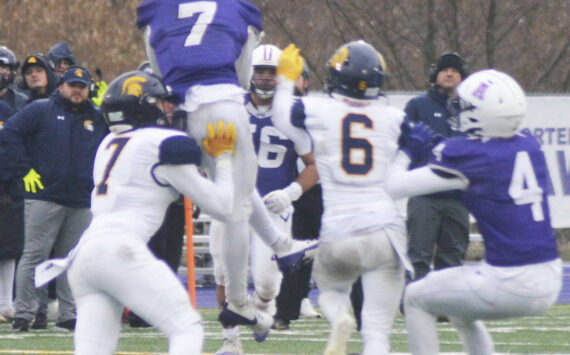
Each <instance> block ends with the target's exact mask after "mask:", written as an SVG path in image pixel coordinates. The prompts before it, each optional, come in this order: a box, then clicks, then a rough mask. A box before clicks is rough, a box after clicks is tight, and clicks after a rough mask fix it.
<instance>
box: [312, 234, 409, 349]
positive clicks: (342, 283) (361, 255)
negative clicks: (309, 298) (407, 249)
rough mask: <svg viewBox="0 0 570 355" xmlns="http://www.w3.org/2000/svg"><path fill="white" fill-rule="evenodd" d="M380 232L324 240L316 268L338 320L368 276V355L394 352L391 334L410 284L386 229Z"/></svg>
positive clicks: (324, 302) (324, 303) (323, 301)
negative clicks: (355, 285) (358, 281)
mask: <svg viewBox="0 0 570 355" xmlns="http://www.w3.org/2000/svg"><path fill="white" fill-rule="evenodd" d="M387 232H388V233H399V232H397V231H392V230H390V231H384V230H383V231H380V232H377V233H372V234H369V235H365V236H354V237H350V238H346V239H342V240H337V241H330V242H326V241H321V242H320V244H319V251H318V252H317V256H316V259H315V264H314V266H313V275H314V277H315V281H316V282H317V286H318V287H319V291H320V295H319V305H320V307H321V310H322V312H323V314H324V315H325V317H326V318H327V319H328V321H329V322H330V323H331V324H333V323H334V321H335V319H336V318H337V316H338V315H339V314H340V313H341V312H346V311H347V310H348V309H350V298H349V297H350V289H351V286H352V284H353V283H354V281H356V279H357V278H358V277H359V276H362V290H363V293H364V303H363V306H362V329H361V334H362V340H363V351H362V354H363V355H382V354H388V353H389V351H390V339H389V337H390V332H391V329H392V324H393V322H394V318H395V317H396V314H397V312H398V307H399V304H400V298H401V296H402V291H403V288H404V267H403V265H402V263H401V261H400V259H399V257H398V255H397V254H396V252H395V251H394V249H393V247H392V244H391V242H390V240H389V238H388V236H387V234H386V233H387Z"/></svg>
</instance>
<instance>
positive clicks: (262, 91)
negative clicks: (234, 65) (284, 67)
mask: <svg viewBox="0 0 570 355" xmlns="http://www.w3.org/2000/svg"><path fill="white" fill-rule="evenodd" d="M279 57H281V50H280V49H279V48H277V47H276V46H274V45H272V44H262V45H260V46H258V47H256V48H255V49H254V50H253V52H252V53H251V66H252V67H253V70H252V73H253V74H252V76H251V80H250V86H249V90H250V91H251V92H253V93H254V94H256V95H257V96H259V97H260V98H261V99H269V98H271V97H273V93H274V92H275V86H276V85H277V81H276V79H277V75H275V77H274V78H273V79H272V80H271V81H268V80H262V79H259V80H257V79H258V78H256V72H255V69H256V68H258V67H272V68H274V69H275V70H277V66H278V65H279ZM256 81H257V82H256Z"/></svg>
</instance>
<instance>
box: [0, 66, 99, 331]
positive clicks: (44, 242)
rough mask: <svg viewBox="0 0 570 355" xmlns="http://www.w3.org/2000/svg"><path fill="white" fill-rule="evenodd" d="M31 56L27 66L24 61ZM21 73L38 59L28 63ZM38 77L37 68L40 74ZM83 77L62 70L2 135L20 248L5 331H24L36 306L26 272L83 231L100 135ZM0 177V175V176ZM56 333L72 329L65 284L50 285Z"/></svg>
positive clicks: (63, 248)
mask: <svg viewBox="0 0 570 355" xmlns="http://www.w3.org/2000/svg"><path fill="white" fill-rule="evenodd" d="M33 58H35V59H34V60H32V59H33ZM26 63H27V65H28V66H27V67H26V68H25V69H24V72H26V71H27V70H29V69H34V68H40V66H38V65H36V64H35V63H44V59H39V58H38V57H28V58H27V60H26ZM41 72H43V73H44V75H45V70H43V71H40V73H41ZM88 85H89V73H88V72H87V71H86V70H85V69H83V68H81V67H70V68H68V70H67V71H66V72H65V73H64V76H63V78H62V82H61V84H60V85H59V86H58V90H56V91H55V92H54V93H53V94H52V95H51V96H50V97H49V98H48V99H47V100H36V101H34V102H32V103H30V104H28V105H26V106H25V107H24V108H23V109H22V110H21V111H19V112H18V113H16V114H15V115H14V116H12V117H11V118H10V119H9V120H8V122H6V124H5V125H4V129H3V131H2V141H1V143H2V146H3V147H4V151H5V154H6V155H7V158H6V161H5V162H3V163H4V164H3V165H4V166H1V167H0V171H1V172H2V174H3V175H8V177H15V178H17V177H22V176H25V177H24V182H25V184H26V194H25V198H26V200H25V242H24V252H23V255H22V258H21V259H20V261H19V263H18V269H17V272H16V302H15V311H16V312H15V316H14V320H13V323H12V329H13V330H18V331H27V330H28V329H29V324H30V321H31V320H32V318H34V315H35V313H36V311H37V308H38V304H37V301H38V291H37V290H36V288H35V286H34V282H33V276H34V268H35V266H37V265H38V264H39V263H41V262H42V261H44V260H46V259H47V258H48V256H49V255H50V252H51V251H52V249H53V251H54V255H55V256H56V257H61V256H64V255H66V254H67V253H68V252H69V250H70V249H71V248H73V247H74V246H75V244H76V243H77V240H78V239H79V236H80V235H81V233H82V232H83V231H84V230H85V228H87V226H88V224H89V222H90V220H91V213H90V211H89V205H90V199H91V190H92V189H93V176H92V171H93V160H94V157H95V152H96V149H97V147H98V146H99V143H100V142H101V140H102V139H103V138H104V136H105V135H106V134H107V132H108V130H107V127H106V125H105V122H104V120H103V117H102V114H101V111H100V110H99V109H98V108H96V107H95V106H93V104H92V103H91V102H90V101H89V100H88V99H87V97H88V94H89V88H88ZM3 179H4V180H5V179H6V176H3ZM57 295H58V301H59V312H58V319H57V321H56V327H59V328H64V329H68V330H73V329H74V327H75V305H74V301H73V297H72V295H71V291H70V289H69V284H68V283H67V278H66V277H62V278H60V279H59V280H58V281H57Z"/></svg>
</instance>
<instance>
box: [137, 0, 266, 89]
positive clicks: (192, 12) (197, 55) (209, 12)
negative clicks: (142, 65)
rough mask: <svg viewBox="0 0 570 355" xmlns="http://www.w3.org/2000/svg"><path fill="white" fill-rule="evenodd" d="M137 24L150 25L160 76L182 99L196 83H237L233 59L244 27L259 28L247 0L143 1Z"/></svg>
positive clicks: (238, 51)
mask: <svg viewBox="0 0 570 355" xmlns="http://www.w3.org/2000/svg"><path fill="white" fill-rule="evenodd" d="M137 16H138V19H137V25H138V26H139V27H140V28H144V27H146V26H150V28H151V35H150V44H151V46H152V48H153V49H154V52H155V55H156V60H157V64H158V67H159V69H160V72H161V74H162V78H163V81H164V83H165V84H166V85H170V86H171V87H172V89H173V90H174V93H175V94H176V95H177V96H178V97H179V98H180V99H184V96H185V93H186V90H187V89H188V88H189V87H191V86H193V85H197V84H201V85H213V84H225V83H228V84H236V85H239V82H238V78H237V74H236V69H235V66H234V63H235V61H236V60H237V59H238V58H239V56H240V54H241V51H242V47H243V45H244V44H245V43H246V41H247V37H248V31H247V29H248V27H249V26H253V27H255V28H257V29H258V30H259V31H261V29H262V27H261V13H260V11H259V9H257V7H255V5H254V4H253V3H251V2H249V1H247V0H208V1H192V0H184V1H181V0H146V1H144V2H143V3H142V4H141V5H140V6H139V7H138V8H137Z"/></svg>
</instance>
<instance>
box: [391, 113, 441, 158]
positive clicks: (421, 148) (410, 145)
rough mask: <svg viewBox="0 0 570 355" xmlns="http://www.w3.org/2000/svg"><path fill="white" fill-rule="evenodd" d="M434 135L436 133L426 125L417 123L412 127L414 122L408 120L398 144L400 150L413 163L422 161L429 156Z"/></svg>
mask: <svg viewBox="0 0 570 355" xmlns="http://www.w3.org/2000/svg"><path fill="white" fill-rule="evenodd" d="M434 135H435V133H434V131H433V130H432V129H431V128H430V127H429V126H428V125H426V124H425V123H423V122H417V123H414V124H413V125H412V122H410V121H407V120H406V121H404V123H403V124H402V135H401V136H400V140H399V142H398V143H399V144H400V149H402V151H404V153H406V154H407V155H408V157H410V159H411V160H412V161H421V160H424V158H426V157H428V156H429V154H430V151H431V149H432V148H433V139H434Z"/></svg>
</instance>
